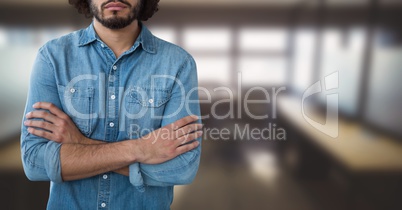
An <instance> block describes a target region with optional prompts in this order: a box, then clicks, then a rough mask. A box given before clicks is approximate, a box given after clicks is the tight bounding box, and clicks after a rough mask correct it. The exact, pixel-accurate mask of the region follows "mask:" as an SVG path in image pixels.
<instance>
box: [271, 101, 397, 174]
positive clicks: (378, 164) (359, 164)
mask: <svg viewBox="0 0 402 210" xmlns="http://www.w3.org/2000/svg"><path fill="white" fill-rule="evenodd" d="M301 101H302V100H301V98H297V97H290V96H282V97H281V98H278V109H279V111H280V116H279V117H282V118H284V120H286V122H288V123H290V124H291V125H292V126H294V127H295V128H297V129H298V130H300V131H302V132H303V133H304V134H306V135H307V137H308V139H309V140H310V141H311V142H312V143H313V144H315V145H317V146H318V147H319V148H321V149H322V150H324V152H326V153H327V154H328V155H330V156H331V157H332V158H335V159H336V160H337V161H338V162H339V163H341V164H342V166H344V167H345V168H346V169H347V170H348V171H349V172H351V173H353V174H360V173H381V174H382V173H402V144H400V143H398V141H397V140H396V139H391V138H389V137H386V136H382V135H376V136H374V137H368V136H367V135H365V133H367V132H366V131H367V130H365V128H364V127H363V126H362V125H361V124H359V123H355V122H349V121H346V120H342V119H339V136H338V137H337V138H336V139H334V138H332V137H330V136H327V135H325V134H324V133H321V132H320V131H318V130H316V129H315V128H314V127H312V126H311V125H310V124H309V123H308V122H307V121H306V120H305V119H304V118H303V115H302V108H301ZM314 114H315V115H318V113H313V115H314Z"/></svg>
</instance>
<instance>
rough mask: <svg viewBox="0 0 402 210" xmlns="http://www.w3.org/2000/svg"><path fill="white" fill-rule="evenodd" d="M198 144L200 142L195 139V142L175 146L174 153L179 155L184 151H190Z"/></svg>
mask: <svg viewBox="0 0 402 210" xmlns="http://www.w3.org/2000/svg"><path fill="white" fill-rule="evenodd" d="M199 145H200V143H199V142H198V141H195V142H192V143H191V144H186V145H183V146H180V147H177V149H176V154H177V155H181V154H183V153H186V152H188V151H191V150H193V149H195V148H197V147H198V146H199Z"/></svg>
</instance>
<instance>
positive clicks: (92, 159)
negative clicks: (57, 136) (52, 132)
mask: <svg viewBox="0 0 402 210" xmlns="http://www.w3.org/2000/svg"><path fill="white" fill-rule="evenodd" d="M88 141H89V142H90V143H92V144H63V145H62V146H61V149H60V162H61V175H62V178H63V180H64V181H72V180H78V179H84V178H88V177H92V176H95V175H98V174H101V173H105V172H109V171H114V170H118V171H116V172H118V173H119V172H121V173H123V172H124V171H125V170H124V169H123V168H124V167H126V166H128V165H129V164H132V163H134V162H135V161H136V157H135V152H134V150H135V143H136V142H135V141H134V140H128V141H122V142H117V143H109V144H102V143H100V144H97V142H98V141H94V140H88Z"/></svg>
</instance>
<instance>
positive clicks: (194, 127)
mask: <svg viewBox="0 0 402 210" xmlns="http://www.w3.org/2000/svg"><path fill="white" fill-rule="evenodd" d="M69 2H70V4H73V5H74V6H75V7H76V8H77V9H78V11H79V12H80V13H84V14H85V15H86V16H93V17H94V18H93V22H92V24H91V25H90V26H89V27H88V28H86V29H84V30H80V31H77V32H74V33H71V34H68V35H66V36H64V37H61V38H59V39H56V40H52V41H50V42H49V43H47V44H45V45H44V46H43V47H42V48H41V49H40V50H39V52H38V55H37V59H36V61H35V64H34V67H33V71H32V75H31V81H30V88H29V94H28V99H27V106H26V110H25V114H26V115H25V117H24V119H23V125H22V134H21V153H22V160H23V166H24V170H25V173H26V175H27V177H28V178H29V179H30V180H33V181H51V188H50V197H49V200H48V209H58V210H59V209H95V208H96V209H169V208H170V204H171V202H172V200H173V186H174V185H179V184H188V183H190V182H191V181H192V180H193V179H194V177H195V174H196V172H197V169H198V165H199V160H200V146H199V144H200V136H201V135H202V132H201V131H200V129H201V127H202V125H201V124H200V119H199V116H200V110H199V103H198V93H197V91H196V89H197V88H196V87H197V72H196V66H195V62H194V60H193V58H192V57H191V56H190V55H189V54H188V53H186V52H185V51H184V50H182V49H181V48H179V47H177V46H174V45H173V44H170V43H167V42H165V41H162V40H160V39H158V38H156V37H154V36H153V35H152V34H151V33H150V32H149V31H148V29H147V28H146V27H145V26H144V25H143V24H142V23H141V21H145V20H147V19H148V18H150V17H151V16H152V15H153V14H154V13H155V12H156V11H157V8H158V2H159V0H119V1H113V0H88V1H87V0H70V1H69Z"/></svg>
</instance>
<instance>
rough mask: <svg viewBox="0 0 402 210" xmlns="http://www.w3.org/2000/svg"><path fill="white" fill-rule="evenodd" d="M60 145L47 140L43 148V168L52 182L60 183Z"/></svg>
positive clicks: (61, 180)
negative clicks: (44, 148)
mask: <svg viewBox="0 0 402 210" xmlns="http://www.w3.org/2000/svg"><path fill="white" fill-rule="evenodd" d="M60 147H61V144H59V143H56V142H53V141H49V142H48V143H47V145H46V150H45V155H44V159H45V169H46V173H47V176H48V177H49V179H50V180H51V181H52V182H56V183H61V182H63V179H62V178H61V166H60Z"/></svg>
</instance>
